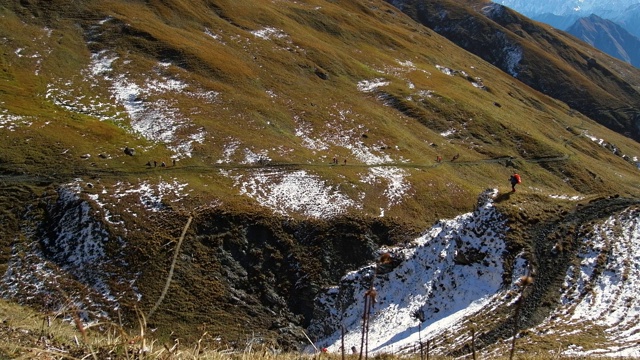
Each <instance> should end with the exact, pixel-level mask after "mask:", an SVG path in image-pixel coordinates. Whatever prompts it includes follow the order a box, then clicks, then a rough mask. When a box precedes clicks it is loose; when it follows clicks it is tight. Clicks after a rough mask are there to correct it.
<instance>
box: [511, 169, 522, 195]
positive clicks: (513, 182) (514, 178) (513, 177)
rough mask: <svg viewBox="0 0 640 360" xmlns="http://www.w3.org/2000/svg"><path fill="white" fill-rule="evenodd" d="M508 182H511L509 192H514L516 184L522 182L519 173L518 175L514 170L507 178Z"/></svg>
mask: <svg viewBox="0 0 640 360" xmlns="http://www.w3.org/2000/svg"><path fill="white" fill-rule="evenodd" d="M509 182H510V183H511V192H515V191H516V185H518V184H520V183H521V182H522V179H521V178H520V175H518V173H517V172H515V171H514V172H513V175H511V177H510V178H509Z"/></svg>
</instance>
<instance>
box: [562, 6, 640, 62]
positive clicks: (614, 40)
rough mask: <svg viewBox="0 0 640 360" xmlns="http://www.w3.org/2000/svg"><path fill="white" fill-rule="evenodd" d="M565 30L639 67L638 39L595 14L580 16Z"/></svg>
mask: <svg viewBox="0 0 640 360" xmlns="http://www.w3.org/2000/svg"><path fill="white" fill-rule="evenodd" d="M567 32H568V33H569V34H571V35H573V36H575V37H577V38H578V39H580V40H583V41H584V42H586V43H587V44H589V45H591V46H593V47H595V48H597V49H600V50H602V51H604V52H605V53H607V54H609V55H611V56H613V57H615V58H618V59H620V60H622V61H624V62H627V63H629V64H631V65H633V66H635V67H640V39H638V38H637V37H635V36H633V35H631V34H629V33H628V32H627V31H626V30H624V29H623V28H622V27H620V26H618V25H616V24H615V23H614V22H612V21H609V20H605V19H602V18H600V17H598V16H596V15H591V16H589V17H586V18H581V19H579V20H578V21H576V22H575V23H574V24H573V25H571V26H570V27H569V28H568V29H567Z"/></svg>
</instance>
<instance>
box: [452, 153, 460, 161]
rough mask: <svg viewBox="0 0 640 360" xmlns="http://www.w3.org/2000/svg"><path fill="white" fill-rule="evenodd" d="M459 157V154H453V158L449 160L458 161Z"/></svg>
mask: <svg viewBox="0 0 640 360" xmlns="http://www.w3.org/2000/svg"><path fill="white" fill-rule="evenodd" d="M459 157H460V154H455V155H454V156H453V158H451V161H455V160H458V158H459Z"/></svg>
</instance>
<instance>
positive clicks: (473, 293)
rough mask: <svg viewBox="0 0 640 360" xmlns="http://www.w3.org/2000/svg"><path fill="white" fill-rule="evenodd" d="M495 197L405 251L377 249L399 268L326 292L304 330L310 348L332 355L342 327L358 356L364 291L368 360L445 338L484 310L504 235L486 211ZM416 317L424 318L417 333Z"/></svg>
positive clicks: (498, 280) (358, 276)
mask: <svg viewBox="0 0 640 360" xmlns="http://www.w3.org/2000/svg"><path fill="white" fill-rule="evenodd" d="M496 195H497V190H490V191H487V192H486V193H485V194H483V199H484V203H483V204H482V205H481V206H480V207H479V208H478V209H477V210H476V211H474V212H472V213H467V214H463V215H460V216H458V217H456V218H454V219H451V220H441V221H440V222H439V223H437V224H436V225H434V226H433V227H432V228H431V229H429V230H428V231H427V232H426V233H425V234H424V235H422V236H421V237H419V238H417V239H415V240H414V241H413V242H412V243H411V244H409V245H408V246H407V247H404V248H393V249H381V250H380V251H381V253H385V252H388V253H389V254H391V256H392V258H393V259H398V260H400V261H401V263H400V264H399V265H398V266H396V267H395V268H394V269H393V270H391V271H390V272H388V273H386V272H385V273H384V274H383V275H380V274H377V275H375V276H374V274H375V273H376V272H377V267H376V265H371V266H367V267H365V268H363V269H361V270H358V271H355V272H352V273H349V274H347V275H346V276H345V277H344V278H343V279H342V281H341V282H340V285H339V286H338V287H336V288H331V289H328V290H327V292H326V293H325V294H324V295H321V296H320V297H319V298H318V299H317V306H318V307H319V309H321V310H319V311H320V312H321V313H322V316H319V317H318V318H317V319H318V320H316V321H315V322H314V323H312V325H311V326H310V331H311V332H312V333H313V334H314V335H315V336H318V337H320V338H321V340H320V341H318V343H317V346H318V347H327V348H328V350H329V351H332V352H337V351H339V348H340V346H341V332H340V329H341V326H344V327H345V329H346V335H345V346H346V347H347V348H348V349H350V348H351V347H352V346H356V348H358V349H359V344H360V339H361V325H362V311H363V309H364V299H365V297H364V294H365V292H366V291H367V290H369V288H370V286H374V287H375V290H376V292H377V297H376V298H377V302H376V303H375V306H374V308H373V312H372V314H371V317H370V325H369V335H368V339H369V350H370V351H371V352H372V353H381V352H398V351H400V350H402V349H404V348H406V347H408V346H412V345H414V344H415V343H416V342H418V341H419V336H422V337H423V338H427V337H432V336H434V335H436V334H438V333H441V332H443V331H445V330H451V329H452V327H454V326H455V325H456V324H458V323H459V322H460V320H461V319H463V318H465V317H466V316H469V315H471V314H473V313H475V312H477V311H479V310H481V309H483V307H484V306H486V305H487V304H488V303H489V302H490V301H491V299H492V297H494V296H498V295H497V294H498V293H499V291H500V287H501V284H502V276H503V272H504V270H503V268H502V258H501V257H502V254H503V252H504V251H505V243H504V236H505V232H506V231H507V227H506V225H505V220H504V219H503V218H502V217H501V216H500V215H499V213H498V212H497V211H496V210H495V208H494V207H493V205H492V198H493V197H494V196H496ZM473 259H476V260H477V259H482V260H481V261H476V260H473ZM378 266H380V265H378ZM372 278H373V282H372V281H371V279H372ZM417 312H421V313H422V314H423V315H424V317H425V318H424V319H425V320H424V322H423V323H422V324H421V326H420V327H419V321H418V320H417V319H416V315H415V314H416V313H417Z"/></svg>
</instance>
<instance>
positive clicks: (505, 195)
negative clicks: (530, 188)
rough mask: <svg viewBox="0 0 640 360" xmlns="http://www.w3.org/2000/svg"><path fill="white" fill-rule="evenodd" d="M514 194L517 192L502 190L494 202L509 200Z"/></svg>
mask: <svg viewBox="0 0 640 360" xmlns="http://www.w3.org/2000/svg"><path fill="white" fill-rule="evenodd" d="M513 194H515V193H514V192H512V191H507V192H501V193H499V194H498V196H496V197H495V199H493V202H495V203H500V202H503V201H506V200H509V199H510V198H511V196H512V195H513Z"/></svg>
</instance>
